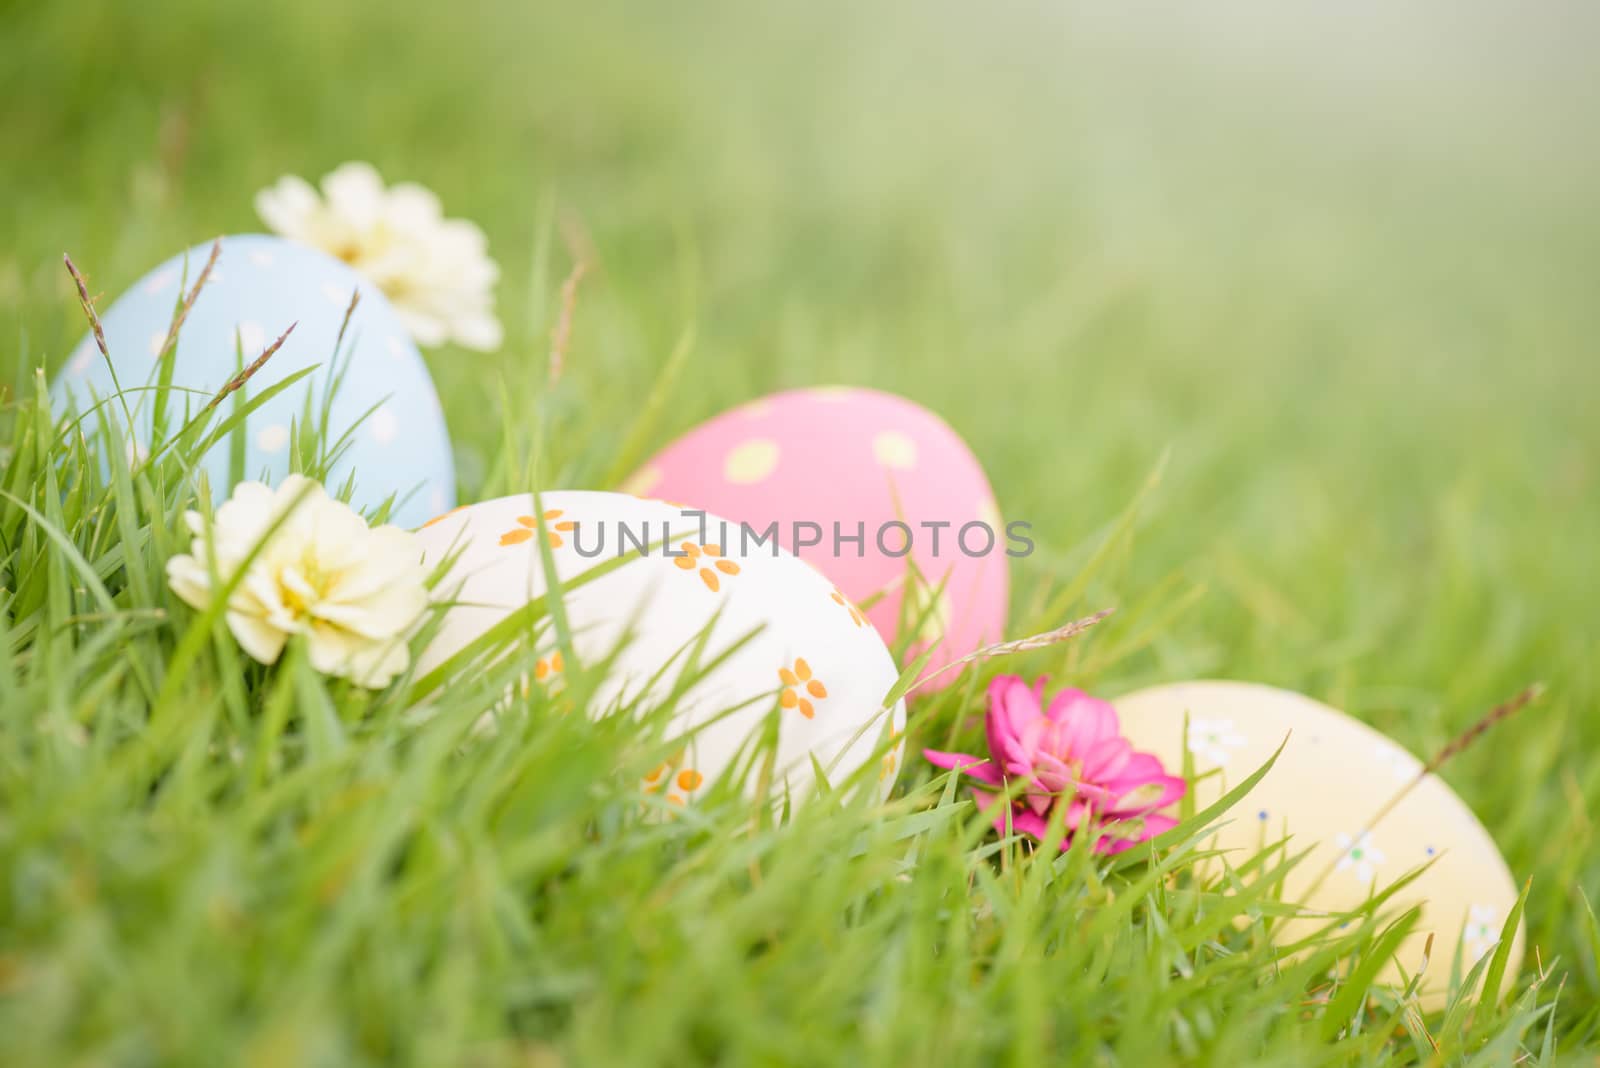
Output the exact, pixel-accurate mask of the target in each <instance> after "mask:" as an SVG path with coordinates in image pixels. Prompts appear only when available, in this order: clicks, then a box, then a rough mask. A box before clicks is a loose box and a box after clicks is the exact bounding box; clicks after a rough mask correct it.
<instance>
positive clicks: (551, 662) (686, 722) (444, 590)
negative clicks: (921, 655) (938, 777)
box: [418, 491, 905, 803]
mask: <svg viewBox="0 0 1600 1068" xmlns="http://www.w3.org/2000/svg"><path fill="white" fill-rule="evenodd" d="M538 507H541V508H542V509H543V512H542V514H541V513H539V512H536V510H535V509H536V506H535V502H534V498H533V496H532V495H531V494H521V495H518V496H513V497H502V498H499V499H497V500H491V501H484V502H482V503H480V504H474V505H469V506H466V507H462V508H457V509H456V510H455V511H453V512H449V513H447V514H445V515H443V516H440V517H438V518H436V519H434V520H432V521H430V522H429V523H428V524H426V525H425V526H424V527H423V528H422V530H421V531H420V532H419V533H418V538H419V539H420V540H421V543H422V547H423V551H424V558H425V562H426V563H427V564H428V566H430V567H434V566H437V565H439V564H440V563H441V562H444V561H446V560H449V559H451V558H452V557H453V563H451V565H450V568H449V570H448V572H447V573H446V574H445V575H444V577H443V578H442V579H441V580H440V582H439V584H438V586H437V588H436V590H435V593H436V596H442V597H443V598H444V599H445V600H446V601H447V603H448V607H447V609H446V610H445V612H444V616H443V619H442V620H441V622H440V625H439V629H438V630H437V632H436V633H435V634H434V636H433V637H432V638H431V640H430V641H429V644H428V646H427V648H426V649H425V650H424V651H423V652H422V654H421V657H420V659H419V663H418V671H419V674H426V673H428V672H431V671H433V670H434V669H436V668H438V667H439V666H440V665H442V664H445V663H446V662H447V661H448V660H449V659H450V658H451V657H452V656H453V655H454V654H455V653H457V652H458V651H460V650H462V649H464V648H466V647H467V646H468V645H470V644H471V643H472V642H474V641H475V640H477V639H478V638H479V637H480V636H482V635H483V634H484V633H485V632H487V631H488V630H489V629H490V628H491V627H493V626H495V625H496V624H497V623H499V622H500V621H502V620H504V619H505V618H506V617H507V616H509V615H510V614H511V613H512V612H514V611H516V610H518V609H519V608H522V607H523V606H525V605H527V604H528V603H529V602H530V601H531V600H533V599H535V598H538V597H540V596H542V595H543V594H544V593H545V590H546V581H545V574H546V572H545V569H544V565H543V563H542V556H541V551H540V549H541V546H540V538H541V535H542V537H543V538H544V540H545V544H547V545H548V546H549V549H550V553H551V559H552V562H553V564H554V572H555V576H556V578H557V580H558V582H559V583H560V584H561V586H562V605H563V608H564V611H565V614H566V618H567V624H568V627H569V630H570V632H571V635H572V644H571V650H572V652H573V653H574V654H575V655H576V656H577V657H578V659H579V661H580V662H582V663H586V664H587V663H597V662H600V661H602V660H608V661H609V663H608V667H607V674H606V678H605V680H604V682H602V683H601V686H600V690H599V691H598V693H597V694H596V695H595V699H594V702H593V703H594V706H595V708H596V709H597V710H602V711H603V710H605V709H608V708H613V707H617V706H618V705H619V703H632V702H635V701H637V702H638V705H637V707H640V708H649V707H652V706H653V705H655V704H659V703H661V702H663V701H665V700H666V699H667V698H668V695H669V694H670V693H672V692H673V691H674V690H675V688H678V687H680V686H681V687H682V690H681V692H680V693H678V694H677V696H676V698H675V712H674V713H673V717H674V718H673V721H672V730H673V732H674V733H675V734H676V733H680V732H681V733H682V735H683V736H684V738H685V744H684V747H683V752H682V755H681V757H679V758H678V759H677V761H676V763H675V764H674V765H673V766H671V767H666V768H662V769H658V772H657V774H656V775H653V776H652V777H651V780H650V781H648V782H647V783H646V786H647V788H649V789H656V790H659V791H661V792H662V793H663V794H664V795H665V796H666V797H667V799H668V800H669V801H673V802H677V803H688V802H691V801H693V800H694V798H695V797H696V796H697V795H699V794H701V793H703V792H704V791H705V790H706V789H707V788H708V787H709V786H710V785H711V784H712V783H713V782H715V781H716V780H717V779H718V777H719V776H721V775H722V774H723V773H724V772H725V771H726V770H727V769H728V768H729V767H730V765H732V764H733V763H734V762H735V759H736V757H738V756H739V755H740V754H741V752H743V751H747V750H746V744H747V742H749V741H750V739H751V738H752V736H753V735H754V734H755V733H756V732H758V731H760V729H761V728H762V727H763V725H764V723H765V722H766V721H767V718H768V717H769V716H772V715H776V716H777V717H778V728H779V729H778V736H777V748H776V763H775V773H776V778H775V781H776V782H777V784H778V785H779V788H780V789H781V788H782V787H783V786H785V785H786V786H787V787H789V788H790V789H793V790H796V791H797V792H803V791H804V790H805V789H807V788H808V787H809V785H810V784H811V781H812V779H813V769H812V761H813V759H814V760H815V761H816V763H817V764H818V765H820V766H821V767H822V768H823V769H824V771H825V772H826V774H827V776H828V780H829V782H830V783H832V784H834V785H838V784H841V783H844V782H846V781H847V780H849V779H850V778H851V777H852V776H853V775H854V774H855V773H856V772H857V771H858V770H860V769H861V768H862V767H863V765H865V764H867V763H868V762H869V761H870V762H874V763H875V764H876V766H875V767H874V768H872V769H869V770H868V771H867V772H865V773H864V775H863V779H864V780H865V781H867V782H869V783H871V784H873V785H875V786H876V787H877V788H878V789H879V790H880V791H881V793H883V794H887V792H888V789H889V788H890V787H891V786H892V785H893V782H894V778H895V776H896V774H897V772H898V770H899V765H900V760H901V748H902V746H901V743H900V741H899V740H898V739H899V737H900V735H901V733H902V731H903V730H904V726H905V706H904V702H903V701H897V702H896V703H895V704H894V706H893V707H892V708H890V709H888V710H887V711H886V710H884V708H883V702H884V699H885V698H886V697H887V696H888V695H889V693H890V691H891V690H892V689H893V688H894V684H895V681H896V679H897V677H898V672H897V669H896V667H895V664H894V660H893V658H892V657H891V656H890V654H889V651H888V649H887V648H886V647H885V645H884V643H883V640H882V639H881V638H880V637H879V636H878V633H877V631H876V630H874V629H873V627H872V624H871V623H869V622H868V621H867V620H866V618H865V616H864V615H863V614H862V613H861V612H860V611H858V610H857V609H856V608H855V606H854V605H852V604H851V603H850V602H849V601H848V600H846V599H845V597H844V596H843V595H842V594H841V593H840V592H839V591H838V590H837V589H835V588H834V586H833V584H832V583H831V582H829V581H828V580H827V579H826V578H824V577H823V576H822V575H821V574H820V573H819V572H817V571H816V570H814V569H813V568H812V567H811V566H810V565H808V564H806V563H804V562H803V561H801V560H800V559H798V558H797V557H795V556H793V555H791V554H789V553H788V552H785V551H783V550H782V549H780V548H779V547H778V546H777V545H776V544H775V543H772V542H762V541H760V540H759V538H757V537H755V536H754V535H758V534H759V533H760V532H759V531H751V532H747V528H743V527H741V525H740V524H737V523H729V522H725V521H723V520H720V519H718V518H717V517H715V516H702V515H701V514H700V513H694V512H687V511H686V510H685V509H683V508H681V507H678V506H676V505H670V504H666V503H664V502H661V501H654V500H644V499H640V498H638V497H633V496H629V495H627V494H622V493H601V492H583V491H560V492H551V493H544V494H541V495H540V497H539V503H538ZM541 519H542V520H543V522H542V523H541ZM607 564H610V565H612V566H611V567H610V569H609V570H606V571H604V572H603V573H600V574H598V577H591V578H590V579H589V580H587V581H584V582H581V583H576V580H578V579H579V578H580V576H583V575H584V574H585V573H586V572H590V571H592V570H594V569H596V568H601V567H603V566H604V565H607ZM575 583H576V584H575ZM538 640H539V641H540V642H541V643H543V644H542V646H541V648H540V649H539V650H537V652H538V654H539V656H538V661H537V662H538V664H539V665H540V667H541V668H542V671H540V670H536V671H535V674H536V675H540V674H542V675H543V678H541V679H538V680H536V681H537V684H544V685H553V684H557V683H558V681H559V679H560V677H561V674H562V669H563V668H566V669H568V670H570V669H571V667H572V665H570V664H563V663H562V662H561V661H560V660H558V659H557V658H556V657H555V655H554V654H555V639H554V637H553V634H551V633H550V628H545V630H544V632H543V636H542V637H541V638H539V639H538ZM702 641H703V644H697V643H700V642H702ZM545 646H547V648H546V647H545ZM691 653H692V654H693V658H694V659H695V661H696V664H695V666H693V667H689V666H686V665H687V664H688V662H689V660H690V659H691ZM886 739H893V740H894V741H893V742H892V745H890V746H888V747H886V746H885V745H884V744H883V743H884V742H885V740H886ZM745 785H746V786H747V787H749V786H753V784H748V783H747V784H745Z"/></svg>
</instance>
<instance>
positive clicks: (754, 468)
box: [722, 438, 778, 485]
mask: <svg viewBox="0 0 1600 1068" xmlns="http://www.w3.org/2000/svg"><path fill="white" fill-rule="evenodd" d="M777 466H778V443H777V442H776V441H772V440H770V439H768V438H751V439H750V440H749V441H747V442H745V443H744V444H743V445H739V446H737V447H735V448H734V450H733V451H732V452H730V453H728V458H727V459H726V460H725V461H723V464H722V475H723V477H724V478H726V479H727V480H728V481H729V482H737V483H739V484H741V485H748V484H749V483H751V482H760V481H761V480H762V479H764V478H766V477H767V476H768V475H770V474H772V471H773V469H774V468H776V467H777Z"/></svg>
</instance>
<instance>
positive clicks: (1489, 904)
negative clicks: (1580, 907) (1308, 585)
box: [1113, 681, 1523, 1007]
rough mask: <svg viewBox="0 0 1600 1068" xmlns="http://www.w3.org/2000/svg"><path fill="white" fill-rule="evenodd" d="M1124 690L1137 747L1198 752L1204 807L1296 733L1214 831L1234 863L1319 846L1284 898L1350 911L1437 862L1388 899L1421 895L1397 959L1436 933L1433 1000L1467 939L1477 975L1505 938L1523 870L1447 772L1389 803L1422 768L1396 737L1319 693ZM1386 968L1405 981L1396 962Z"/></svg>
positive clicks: (1292, 930)
mask: <svg viewBox="0 0 1600 1068" xmlns="http://www.w3.org/2000/svg"><path fill="white" fill-rule="evenodd" d="M1113 703H1114V704H1115V706H1116V710H1117V714H1118V716H1119V717H1120V718H1121V720H1122V730H1123V734H1124V735H1125V736H1126V737H1127V738H1128V739H1129V740H1130V741H1131V742H1132V743H1133V745H1134V747H1135V748H1137V749H1143V750H1148V751H1150V752H1153V753H1155V754H1156V755H1157V756H1158V757H1160V758H1161V760H1162V762H1163V763H1164V764H1165V765H1166V766H1167V767H1169V768H1179V767H1182V766H1183V760H1184V756H1185V753H1186V752H1187V755H1188V756H1189V758H1190V759H1191V760H1192V761H1193V766H1194V771H1195V774H1196V777H1197V781H1196V783H1195V784H1194V790H1195V801H1196V806H1197V807H1199V808H1203V807H1204V806H1206V805H1207V804H1210V803H1211V802H1213V801H1215V800H1216V799H1217V798H1218V797H1220V796H1221V795H1222V794H1224V793H1226V792H1227V791H1228V790H1229V789H1231V788H1233V787H1234V786H1237V785H1238V784H1239V782H1240V781H1241V780H1242V779H1244V778H1245V777H1247V776H1249V775H1250V774H1251V773H1252V772H1254V771H1255V770H1256V769H1258V768H1259V767H1261V765H1262V764H1264V763H1266V761H1267V760H1268V759H1269V758H1270V757H1271V756H1272V754H1273V752H1274V751H1275V750H1276V749H1277V748H1278V746H1279V745H1280V744H1283V745H1284V749H1283V753H1282V755H1280V756H1279V757H1278V760H1277V762H1276V763H1275V764H1274V765H1273V766H1272V769H1271V770H1270V771H1268V772H1267V774H1266V775H1265V776H1264V777H1263V778H1262V779H1261V781H1260V782H1258V783H1257V784H1256V785H1255V786H1254V787H1253V788H1252V789H1251V790H1250V792H1249V793H1248V794H1246V795H1245V796H1244V797H1243V798H1242V799H1241V800H1239V801H1238V802H1237V803H1236V804H1235V805H1234V806H1233V808H1231V809H1230V810H1229V812H1228V814H1227V815H1226V817H1224V818H1225V819H1227V820H1228V821H1229V822H1227V823H1225V824H1224V825H1223V826H1222V827H1221V828H1220V829H1219V830H1218V831H1217V832H1216V840H1215V842H1214V843H1210V844H1211V845H1214V846H1215V847H1217V848H1221V849H1224V850H1229V851H1230V853H1229V862H1230V863H1232V864H1234V865H1239V864H1242V863H1244V862H1245V861H1246V860H1248V859H1250V858H1251V857H1252V856H1254V855H1255V854H1256V853H1258V852H1260V851H1261V850H1262V849H1263V848H1264V847H1266V846H1269V845H1273V844H1276V843H1278V842H1280V841H1282V840H1283V839H1284V838H1285V836H1289V843H1288V848H1289V851H1290V853H1298V852H1301V851H1303V850H1306V849H1308V848H1309V849H1310V853H1309V855H1307V856H1306V857H1305V858H1304V859H1303V860H1301V861H1300V862H1299V863H1298V864H1297V865H1296V866H1295V867H1294V868H1292V869H1291V870H1290V871H1289V873H1288V875H1287V876H1286V878H1285V880H1284V887H1283V897H1284V900H1285V901H1289V902H1293V903H1296V904H1299V905H1301V906H1304V907H1305V908H1307V909H1312V910H1319V911H1328V912H1343V911H1347V910H1350V909H1353V908H1356V907H1357V906H1359V905H1360V904H1361V903H1362V902H1364V901H1366V900H1367V898H1368V897H1369V895H1370V894H1372V893H1373V892H1374V891H1381V890H1382V889H1383V888H1384V887H1386V886H1388V885H1390V884H1392V883H1394V882H1395V881H1397V880H1398V879H1400V878H1402V877H1403V876H1405V875H1407V874H1409V873H1411V872H1414V871H1416V870H1417V869H1418V868H1421V867H1423V866H1424V865H1426V866H1427V867H1426V870H1424V871H1423V872H1422V874H1421V875H1420V876H1419V877H1418V878H1417V879H1416V881H1414V882H1412V883H1411V884H1410V885H1408V886H1406V887H1404V888H1403V889H1401V890H1400V891H1399V892H1398V893H1397V894H1396V895H1395V897H1394V898H1392V899H1391V900H1390V901H1389V902H1387V903H1386V904H1385V906H1384V908H1385V910H1387V911H1390V912H1398V911H1402V910H1404V909H1407V908H1410V907H1411V906H1413V905H1419V904H1420V905H1421V906H1422V914H1421V917H1420V919H1419V921H1418V923H1417V925H1416V926H1415V927H1414V928H1413V929H1412V931H1411V933H1410V934H1409V935H1408V936H1407V937H1406V939H1405V941H1403V942H1402V943H1401V944H1400V947H1399V951H1398V953H1397V960H1398V961H1399V962H1400V963H1401V964H1403V965H1404V967H1405V969H1406V971H1407V973H1408V974H1412V975H1414V974H1415V973H1416V971H1417V969H1418V967H1420V965H1421V963H1422V957H1423V951H1424V944H1425V942H1426V941H1427V938H1428V936H1429V935H1430V934H1431V935H1432V936H1433V939H1434V944H1433V954H1432V959H1431V963H1430V964H1429V967H1428V969H1427V971H1426V972H1425V973H1424V975H1423V978H1422V985H1421V987H1420V990H1419V993H1420V995H1421V996H1422V998H1423V1003H1424V1004H1425V1005H1427V1006H1429V1007H1437V1006H1439V1005H1441V1004H1442V1003H1443V999H1444V997H1445V992H1446V990H1447V987H1448V982H1449V976H1450V970H1451V966H1452V962H1453V961H1454V959H1455V955H1456V953H1457V952H1459V953H1460V954H1461V970H1462V974H1463V975H1464V974H1465V973H1466V972H1467V970H1469V969H1470V968H1471V967H1472V965H1473V964H1475V963H1476V962H1477V961H1478V959H1479V958H1481V957H1482V956H1483V955H1484V954H1486V953H1489V952H1491V951H1492V950H1493V949H1494V948H1495V945H1496V944H1497V942H1498V941H1499V939H1500V932H1501V929H1502V927H1503V925H1504V924H1505V921H1506V917H1507V915H1508V914H1509V912H1510V910H1511V908H1512V906H1513V905H1514V904H1515V903H1516V900H1517V886H1516V883H1515V882H1514V881H1513V880H1512V877H1511V872H1510V870H1509V869H1508V868H1507V867H1506V862H1505V861H1504V859H1502V858H1501V856H1500V851H1499V850H1498V849H1497V848H1496V847H1495V844H1494V840H1493V839H1492V838H1490V837H1489V833H1488V832H1487V831H1486V830H1484V828H1483V825H1482V824H1481V823H1479V822H1478V820H1477V818H1476V817H1475V816H1473V814H1472V810H1471V809H1469V808H1468V807H1467V806H1466V804H1465V803H1464V802H1463V801H1462V800H1461V798H1459V797H1457V796H1456V794H1455V792H1454V791H1452V790H1451V789H1450V787H1449V786H1447V785H1446V784H1445V783H1444V781H1443V780H1441V779H1440V778H1438V777H1437V776H1435V775H1428V776H1426V777H1424V778H1423V779H1422V781H1421V782H1419V783H1417V785H1416V786H1415V788H1413V789H1411V790H1410V791H1409V792H1407V793H1405V794H1404V796H1403V797H1401V798H1400V800H1399V801H1398V802H1397V803H1396V804H1394V806H1393V807H1392V808H1391V809H1389V810H1388V811H1387V812H1385V811H1384V809H1385V807H1386V806H1387V805H1388V804H1389V802H1390V801H1391V800H1392V799H1394V798H1395V797H1396V795H1398V794H1400V792H1401V791H1402V790H1405V789H1406V787H1407V786H1408V784H1410V783H1412V782H1413V780H1415V779H1416V777H1417V774H1418V773H1419V772H1420V771H1421V770H1422V767H1423V765H1422V762H1421V761H1420V760H1418V759H1417V758H1416V757H1414V756H1413V755H1412V754H1411V753H1409V752H1407V751H1406V750H1405V748H1403V747H1402V746H1401V745H1399V744H1398V743H1397V742H1395V741H1393V740H1392V739H1390V738H1388V737H1385V736H1384V735H1383V734H1380V733H1379V732H1378V731H1376V730H1374V729H1372V728H1371V727H1369V726H1367V725H1366V724H1364V723H1360V722H1358V721H1356V720H1354V719H1352V718H1351V717H1349V716H1347V715H1345V714H1344V713H1342V712H1338V711H1335V710H1334V709H1332V708H1329V707H1328V706H1327V705H1324V704H1320V703H1318V702H1316V701H1313V700H1312V699H1311V698H1309V697H1304V696H1302V695H1300V694H1297V693H1291V692H1289V691H1287V690H1279V689H1275V688H1273V687H1270V686H1261V685H1256V684H1252V683H1242V682H1210V681H1208V682H1181V683H1175V684H1172V685H1168V686H1156V687H1153V688H1150V689H1146V690H1140V691H1138V692H1136V693H1132V694H1129V695H1127V696H1126V697H1122V698H1120V699H1118V700H1116V701H1115V702H1113ZM1185 717H1187V718H1188V729H1187V731H1185V728H1184V721H1185ZM1285 738H1287V739H1288V740H1287V742H1286V743H1285ZM1210 772H1216V773H1217V774H1213V775H1207V773H1210ZM1201 776H1206V777H1203V778H1202V777H1201ZM1324 924H1325V921H1322V920H1318V919H1312V918H1297V919H1294V920H1291V921H1289V922H1288V923H1287V924H1285V925H1284V927H1283V928H1282V931H1281V933H1280V935H1279V938H1280V941H1282V942H1292V941H1294V940H1295V939H1296V938H1299V937H1303V936H1305V935H1308V934H1310V933H1311V932H1312V931H1314V930H1316V929H1318V928H1320V927H1322V926H1324ZM1522 951H1523V933H1522V930H1521V928H1520V927H1519V928H1518V931H1517V934H1516V940H1515V942H1514V943H1513V945H1512V948H1511V956H1510V960H1509V966H1508V972H1507V974H1508V975H1514V974H1515V972H1516V968H1517V965H1518V963H1519V962H1520V961H1521V959H1522ZM1382 978H1383V979H1384V980H1385V981H1386V982H1390V983H1393V984H1398V983H1400V982H1401V979H1400V975H1399V973H1398V971H1397V970H1396V969H1395V967H1394V966H1393V965H1392V964H1391V965H1390V968H1389V971H1388V973H1387V975H1386V976H1383V977H1382Z"/></svg>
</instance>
